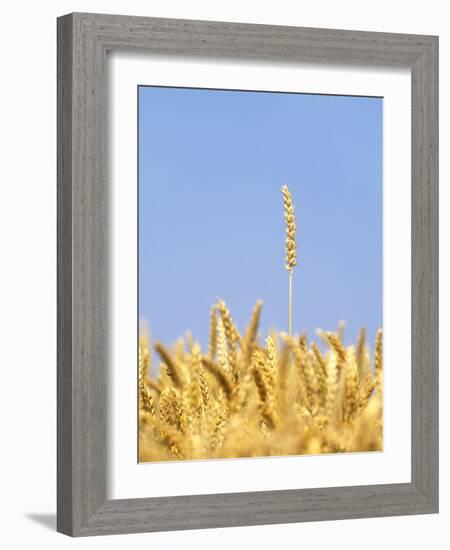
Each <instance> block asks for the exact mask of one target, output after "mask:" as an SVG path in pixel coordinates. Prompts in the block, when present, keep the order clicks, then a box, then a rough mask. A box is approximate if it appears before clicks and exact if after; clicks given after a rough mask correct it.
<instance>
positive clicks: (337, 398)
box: [139, 302, 382, 462]
mask: <svg viewBox="0 0 450 550" xmlns="http://www.w3.org/2000/svg"><path fill="white" fill-rule="evenodd" d="M218 307H219V306H218ZM221 311H222V312H224V313H225V319H226V323H227V324H225V323H224V322H223V320H222V316H219V317H218V318H217V323H215V326H216V328H215V329H214V335H215V339H216V342H215V343H214V344H213V348H215V349H217V352H218V355H217V357H214V358H212V357H211V349H210V348H211V342H210V343H209V348H208V349H207V350H205V351H204V352H203V351H202V350H201V348H200V346H199V344H198V343H193V344H192V345H188V343H187V342H186V341H185V342H184V347H183V348H182V347H181V343H180V341H178V342H177V344H176V345H175V346H174V347H173V348H172V349H170V350H169V349H167V348H166V347H165V346H163V345H161V344H160V343H158V344H156V345H155V349H156V351H157V353H158V354H159V355H160V357H161V359H162V365H163V368H161V369H160V371H159V373H158V374H157V375H156V376H155V377H153V378H152V377H151V376H150V369H149V365H150V362H151V357H152V352H151V346H150V342H149V338H148V336H147V335H146V334H144V333H143V334H142V335H141V337H140V340H139V457H140V460H141V461H144V462H145V461H163V460H183V459H188V460H189V459H208V458H233V457H252V456H280V455H301V454H311V453H313V454H317V453H333V452H351V451H353V452H355V451H374V450H381V449H382V430H381V426H382V407H381V403H382V333H381V330H380V331H379V332H378V333H377V338H376V345H375V353H374V355H373V359H372V360H371V359H370V353H369V348H368V345H367V344H366V342H365V338H364V341H362V337H360V338H359V339H358V342H357V345H356V346H355V347H354V346H348V347H346V346H345V345H344V343H343V342H342V341H341V340H340V337H339V335H338V334H337V333H331V332H329V333H326V341H327V343H328V347H329V349H328V351H326V352H325V351H321V349H320V347H319V345H318V344H317V343H316V342H310V341H308V340H307V338H306V336H304V335H302V336H297V337H290V336H289V335H287V334H277V333H276V332H274V331H272V332H271V333H270V334H269V335H268V336H267V340H266V342H265V344H263V343H260V340H259V338H258V330H257V326H258V323H259V316H260V313H261V304H260V303H259V304H257V305H256V306H255V309H254V312H253V314H252V316H251V321H250V322H249V325H248V328H247V330H246V331H245V337H244V338H241V339H240V343H239V342H238V341H237V338H236V336H235V335H236V334H237V329H236V327H235V326H234V324H233V321H232V319H231V315H230V313H229V311H228V309H227V308H226V306H225V303H224V302H222V306H221ZM219 312H220V309H219ZM256 318H257V319H256ZM227 329H228V330H227ZM224 333H226V334H228V335H233V336H232V337H231V338H232V340H231V342H232V344H233V345H234V352H233V351H231V349H230V346H229V341H228V339H227V337H226V335H224ZM219 340H220V341H219ZM250 349H251V351H250ZM249 353H250V360H248V355H249ZM231 355H233V356H234V359H231ZM232 361H235V363H236V372H237V373H238V376H237V377H236V376H235V375H234V371H233V370H232V366H231V365H232ZM360 373H361V374H360ZM375 387H376V390H377V391H376V392H374V389H375Z"/></svg>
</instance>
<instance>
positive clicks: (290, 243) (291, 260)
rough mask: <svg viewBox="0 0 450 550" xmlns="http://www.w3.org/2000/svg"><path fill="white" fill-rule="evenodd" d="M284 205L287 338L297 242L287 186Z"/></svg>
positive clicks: (283, 190) (290, 331)
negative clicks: (287, 298) (287, 296)
mask: <svg viewBox="0 0 450 550" xmlns="http://www.w3.org/2000/svg"><path fill="white" fill-rule="evenodd" d="M281 192H282V193H283V204H284V221H285V222H286V269H287V270H288V272H289V336H292V274H293V271H294V267H295V266H296V265H297V241H296V239H295V234H296V231H297V227H296V225H295V211H294V201H293V200H292V195H291V193H290V191H289V188H288V186H287V185H283V187H282V188H281Z"/></svg>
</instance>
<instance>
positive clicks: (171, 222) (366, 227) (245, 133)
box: [139, 87, 382, 345]
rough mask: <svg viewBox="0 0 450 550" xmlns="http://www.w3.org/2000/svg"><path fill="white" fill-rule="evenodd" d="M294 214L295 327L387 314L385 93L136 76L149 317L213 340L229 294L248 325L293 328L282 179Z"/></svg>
mask: <svg viewBox="0 0 450 550" xmlns="http://www.w3.org/2000/svg"><path fill="white" fill-rule="evenodd" d="M284 183H286V184H287V185H288V186H289V189H290V191H291V194H292V196H293V198H294V202H295V209H296V218H297V241H298V250H297V254H298V266H297V267H296V269H295V271H294V280H293V288H294V300H293V303H294V309H293V327H294V332H303V331H306V332H307V333H308V335H310V336H315V329H316V328H317V327H321V328H323V329H326V330H335V329H336V327H337V323H338V322H339V320H341V319H342V320H344V321H345V322H346V324H347V331H346V341H347V342H351V341H352V340H354V339H355V338H356V335H357V332H358V330H359V328H360V327H361V326H365V327H366V328H367V330H368V336H369V338H370V339H371V340H372V341H373V338H374V335H375V332H376V329H377V328H378V327H380V326H381V324H382V99H381V98H370V97H363V98H362V97H350V96H326V95H308V94H286V93H274V92H267V93H266V92H240V91H228V90H203V89H183V88H164V87H140V88H139V317H140V319H144V320H145V321H146V322H147V324H148V326H149V328H150V332H151V334H152V337H153V338H154V339H158V340H162V341H163V342H165V343H167V344H170V343H172V342H174V341H175V340H176V339H177V338H178V337H179V336H182V335H183V334H184V333H185V332H186V331H187V330H190V331H191V332H192V334H193V336H194V338H195V339H196V340H198V341H199V342H200V343H201V344H202V345H206V343H207V341H208V325H209V311H210V307H211V305H212V303H213V302H214V301H216V300H217V299H218V298H223V299H224V300H225V301H226V303H227V304H228V306H229V308H230V310H231V313H232V316H233V318H234V320H235V322H236V323H237V325H238V327H239V328H240V329H243V328H244V326H245V325H246V323H247V322H248V319H249V317H250V314H251V310H252V307H253V305H254V303H255V302H256V300H258V299H262V300H263V301H264V307H263V315H262V324H261V336H263V337H264V338H265V334H266V333H267V330H268V329H269V328H271V327H274V328H277V329H279V330H287V322H288V320H287V311H288V273H287V271H286V269H285V266H284V239H285V226H284V220H283V206H282V196H281V191H280V188H281V186H282V184H284Z"/></svg>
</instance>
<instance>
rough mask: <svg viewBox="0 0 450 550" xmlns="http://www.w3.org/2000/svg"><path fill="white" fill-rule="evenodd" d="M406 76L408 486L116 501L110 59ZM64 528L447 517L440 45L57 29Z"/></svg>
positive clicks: (241, 30) (250, 29)
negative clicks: (283, 65)
mask: <svg viewBox="0 0 450 550" xmlns="http://www.w3.org/2000/svg"><path fill="white" fill-rule="evenodd" d="M124 49H129V50H135V51H138V52H149V53H164V54H174V55H185V54H189V55H191V56H192V55H194V56H219V57H220V56H222V57H229V58H239V57H240V58H244V57H245V58H249V59H251V58H254V59H266V60H284V61H286V60H290V61H293V62H295V61H311V62H325V63H335V64H336V63H341V64H349V63H359V64H364V65H389V66H401V67H409V68H410V69H411V72H412V90H411V91H412V113H411V114H412V142H411V147H412V182H411V184H412V235H411V244H412V395H411V414H412V433H411V436H412V454H411V456H412V465H411V466H412V480H411V483H402V484H392V485H373V486H356V487H337V488H326V489H299V490H285V491H264V492H252V493H233V494H211V495H193V496H178V497H164V498H144V499H130V500H108V499H107V496H106V495H107V493H106V487H107V456H106V451H105V449H106V435H107V434H106V425H107V418H106V410H107V409H106V392H105V387H106V377H107V371H108V354H107V349H108V348H107V343H108V288H107V281H108V273H107V265H108V261H107V260H108V180H107V172H106V166H107V162H106V146H105V143H106V93H107V80H106V52H107V51H108V50H124ZM57 486H58V510H57V512H58V521H57V525H58V527H57V528H58V530H59V531H61V532H63V533H66V534H69V535H73V536H82V535H100V534H111V533H131V532H139V531H163V530H175V529H194V528H207V527H227V526H237V525H258V524H270V523H288V522H303V521H318V520H332V519H344V518H362V517H372V516H395V515H405V514H427V513H434V512H437V511H438V38H437V37H435V36H418V35H406V34H387V33H372V32H355V31H344V30H325V29H310V28H296V27H280V26H268V25H248V24H236V23H217V22H209V21H187V20H176V19H154V18H143V17H124V16H117V15H96V14H82V13H75V14H70V15H66V16H63V17H61V18H59V19H58V484H57Z"/></svg>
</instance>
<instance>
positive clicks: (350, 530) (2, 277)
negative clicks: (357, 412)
mask: <svg viewBox="0 0 450 550" xmlns="http://www.w3.org/2000/svg"><path fill="white" fill-rule="evenodd" d="M446 6H448V3H447V2H445V1H444V0H441V1H440V0H428V1H427V2H423V0H422V1H419V0H410V1H398V2H392V0H377V2H361V1H360V0H339V1H334V0H315V1H314V2H300V1H297V2H293V1H289V0H277V1H276V2H270V3H269V2H264V1H263V0H257V1H252V0H226V1H225V0H223V1H220V0H217V1H216V2H211V0H189V1H186V0H153V1H152V2H146V1H144V0H141V1H138V0H126V1H124V0H109V1H108V2H107V3H106V2H100V1H99V0H90V1H87V0H72V1H69V0H58V1H55V0H52V1H50V0H48V1H45V2H31V1H29V2H26V1H24V0H15V1H14V2H12V1H11V2H7V3H5V4H4V5H3V6H2V10H1V22H2V31H1V33H0V41H1V44H0V56H1V57H0V61H1V74H2V79H1V85H0V140H1V142H0V151H1V162H0V172H1V176H0V193H1V196H0V243H1V244H0V251H1V258H2V262H1V267H0V357H1V363H0V365H1V375H2V376H1V378H0V421H1V432H0V442H1V451H0V461H1V468H0V476H1V481H0V507H1V511H0V514H1V515H0V517H1V519H2V522H1V523H2V529H1V535H0V536H1V540H2V546H3V547H5V548H22V547H25V545H29V546H31V545H32V546H33V547H42V548H48V549H51V548H66V547H68V546H69V545H72V547H77V548H88V547H93V546H95V547H98V548H107V547H108V548H120V547H121V546H123V545H124V544H125V545H126V546H127V547H128V548H138V547H139V548H142V545H151V547H152V548H153V549H158V548H163V547H165V548H167V547H176V546H181V545H183V547H184V548H196V549H201V548H225V547H228V546H230V545H232V546H234V547H236V548H245V546H246V545H252V546H258V547H259V548H273V547H276V546H278V545H280V544H283V546H285V545H287V546H290V545H293V546H301V547H303V548H308V547H311V546H312V545H314V546H315V548H317V549H321V548H327V547H329V546H331V545H332V546H333V547H335V548H340V547H343V546H344V545H345V547H346V548H347V549H349V550H350V549H353V548H358V549H361V548H364V549H367V550H368V549H371V548H376V549H377V550H379V549H380V548H389V547H391V546H393V545H394V544H396V545H397V544H398V543H399V542H400V541H401V545H402V547H408V548H422V547H423V546H425V545H426V546H428V547H429V546H431V547H435V548H444V547H446V546H447V544H448V540H449V536H448V523H449V521H450V491H449V489H450V486H449V472H450V468H449V463H450V456H449V455H450V440H449V433H450V430H449V424H448V423H449V422H450V415H449V411H450V399H449V398H448V396H447V395H446V393H445V392H446V388H448V387H449V386H450V374H449V367H450V365H448V364H447V362H448V359H447V356H446V347H445V345H446V341H447V339H448V332H449V330H448V329H449V328H450V324H449V320H450V308H449V305H450V303H449V288H448V283H447V284H446V282H447V281H449V280H450V246H449V244H450V243H449V235H450V221H449V220H450V216H449V213H448V209H449V208H450V201H449V196H450V190H449V186H448V185H446V184H448V182H449V177H450V165H449V160H448V158H449V155H448V151H449V148H450V134H449V132H450V124H449V122H450V120H449V100H448V98H449V97H450V25H449V21H450V18H449V14H448V13H447V11H448V9H447V7H446ZM72 11H91V12H105V13H119V14H133V15H147V16H160V17H181V18H187V19H211V20H216V21H219V20H224V21H241V22H251V23H271V24H279V25H299V26H311V27H329V28H346V29H355V30H371V31H387V32H406V33H424V34H438V35H440V56H441V57H440V71H441V72H440V87H441V88H440V96H441V98H442V101H441V105H440V112H441V115H440V119H441V136H440V143H441V176H440V177H441V196H440V207H441V274H440V277H441V281H442V285H441V334H442V335H443V336H444V337H443V338H442V342H443V345H442V352H441V382H440V384H441V513H440V514H439V515H435V516H421V517H419V516H416V517H414V516H413V517H405V518H379V519H368V520H352V521H340V522H326V523H316V524H314V523H312V524H299V525H294V524H292V525H279V526H263V527H245V528H238V529H236V528H233V529H220V530H208V531H185V532H178V533H158V534H144V535H127V536H120V537H103V538H91V539H77V540H71V539H69V538H67V537H64V536H62V535H59V534H56V533H55V532H54V525H55V517H54V514H55V502H56V497H55V487H56V482H55V481H56V480H55V471H56V454H55V449H56V437H55V427H56V426H55V425H56V418H55V411H56V392H55V389H56V365H55V362H56V293H55V285H56V244H55V238H56V132H55V129H56V23H55V18H56V17H57V16H58V15H62V14H64V13H68V12H72Z"/></svg>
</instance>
